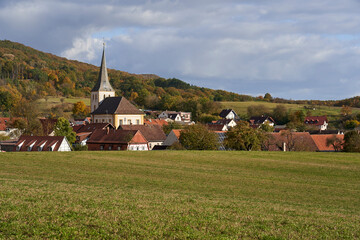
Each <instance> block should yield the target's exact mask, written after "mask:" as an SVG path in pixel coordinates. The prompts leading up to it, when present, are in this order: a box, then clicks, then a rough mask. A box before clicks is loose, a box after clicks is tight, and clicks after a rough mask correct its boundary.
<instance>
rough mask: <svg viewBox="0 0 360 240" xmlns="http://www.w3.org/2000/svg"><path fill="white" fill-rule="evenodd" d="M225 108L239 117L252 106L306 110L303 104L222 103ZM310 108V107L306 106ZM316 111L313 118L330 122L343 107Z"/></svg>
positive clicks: (312, 112)
mask: <svg viewBox="0 0 360 240" xmlns="http://www.w3.org/2000/svg"><path fill="white" fill-rule="evenodd" d="M221 105H222V107H223V108H232V109H234V110H235V111H236V113H237V114H239V115H245V114H246V113H247V108H248V107H249V106H251V105H264V106H265V107H267V108H269V109H270V110H272V109H274V108H275V107H276V106H277V105H284V106H285V107H286V108H287V109H289V110H291V111H296V110H304V111H307V110H305V109H304V106H305V105H303V104H278V103H269V102H221ZM306 106H308V105H306ZM315 108H316V110H311V114H312V116H321V115H327V116H328V118H329V119H330V120H335V119H336V118H338V117H339V116H340V114H341V107H333V106H315ZM352 110H353V113H360V109H359V108H353V109H352Z"/></svg>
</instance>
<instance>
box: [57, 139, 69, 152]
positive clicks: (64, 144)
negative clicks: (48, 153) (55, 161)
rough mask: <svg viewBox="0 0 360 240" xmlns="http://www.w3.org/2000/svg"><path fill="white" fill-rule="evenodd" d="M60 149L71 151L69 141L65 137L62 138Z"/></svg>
mask: <svg viewBox="0 0 360 240" xmlns="http://www.w3.org/2000/svg"><path fill="white" fill-rule="evenodd" d="M58 151H59V152H70V151H71V147H70V145H69V142H68V141H67V140H66V139H65V138H64V139H63V140H62V142H61V144H60V147H59V149H58Z"/></svg>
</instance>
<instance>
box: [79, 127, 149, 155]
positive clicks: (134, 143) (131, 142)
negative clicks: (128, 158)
mask: <svg viewBox="0 0 360 240" xmlns="http://www.w3.org/2000/svg"><path fill="white" fill-rule="evenodd" d="M86 144H87V146H88V150H92V151H99V150H108V151H120V150H131V151H148V150H149V146H148V141H147V140H146V138H145V137H144V136H143V135H142V134H141V132H140V131H139V130H123V129H117V130H116V129H109V128H108V129H106V130H101V129H97V130H95V131H94V132H93V133H92V134H91V137H90V138H89V139H88V141H87V143H86Z"/></svg>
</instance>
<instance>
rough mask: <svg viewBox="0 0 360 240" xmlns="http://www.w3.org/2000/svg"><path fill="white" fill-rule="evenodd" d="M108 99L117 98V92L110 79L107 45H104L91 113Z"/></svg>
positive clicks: (92, 97) (92, 92)
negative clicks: (107, 64) (106, 56)
mask: <svg viewBox="0 0 360 240" xmlns="http://www.w3.org/2000/svg"><path fill="white" fill-rule="evenodd" d="M107 97H115V91H114V89H113V88H112V87H111V85H110V82H109V78H108V73H107V69H106V61H105V43H104V46H103V54H102V59H101V66H100V73H99V78H98V81H97V83H96V84H95V86H94V88H93V89H92V90H91V98H90V105H91V112H94V111H95V110H96V109H97V108H98V107H99V105H100V103H101V102H102V101H103V100H104V99H105V98H107Z"/></svg>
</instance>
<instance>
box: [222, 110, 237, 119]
mask: <svg viewBox="0 0 360 240" xmlns="http://www.w3.org/2000/svg"><path fill="white" fill-rule="evenodd" d="M232 111H233V112H234V113H235V116H237V114H236V112H235V111H234V110H232V109H223V110H222V111H221V112H220V114H219V116H220V117H222V118H226V116H227V115H229V113H231V112H232Z"/></svg>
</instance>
